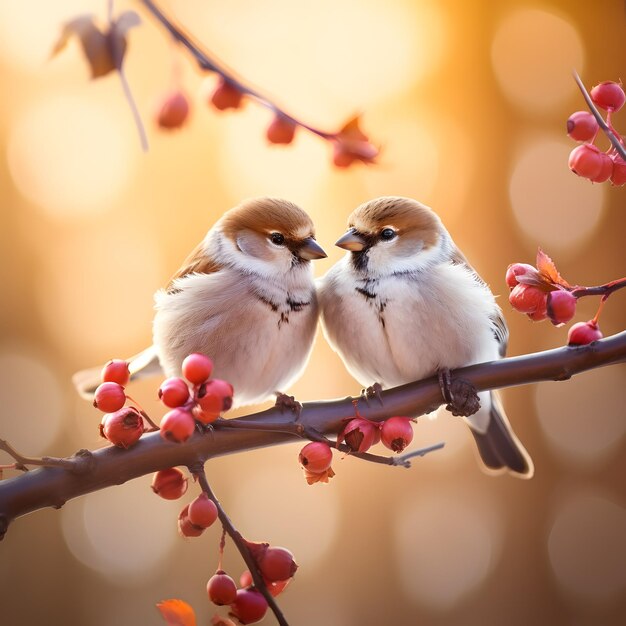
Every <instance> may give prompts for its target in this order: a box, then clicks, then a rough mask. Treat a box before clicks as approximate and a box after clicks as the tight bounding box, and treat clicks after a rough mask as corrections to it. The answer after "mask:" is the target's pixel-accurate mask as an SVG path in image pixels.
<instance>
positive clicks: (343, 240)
mask: <svg viewBox="0 0 626 626" xmlns="http://www.w3.org/2000/svg"><path fill="white" fill-rule="evenodd" d="M335 245H336V246H339V247H340V248H343V249H344V250H350V252H360V251H361V250H363V248H365V246H366V245H367V242H366V241H365V239H364V238H363V236H362V235H359V233H357V231H356V230H354V228H351V229H350V230H349V231H348V232H347V233H346V234H345V235H343V236H342V237H340V238H339V239H337V241H335Z"/></svg>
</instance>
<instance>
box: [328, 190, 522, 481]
mask: <svg viewBox="0 0 626 626" xmlns="http://www.w3.org/2000/svg"><path fill="white" fill-rule="evenodd" d="M335 245H337V246H339V247H340V248H343V249H345V250H347V251H348V252H347V254H346V255H345V256H344V257H343V258H342V259H341V260H340V261H339V262H337V263H336V264H335V265H334V266H333V267H332V268H331V269H330V270H329V271H328V272H327V273H326V275H325V276H323V277H322V278H321V279H320V281H319V284H318V298H319V302H320V308H321V313H320V316H321V323H322V328H323V331H324V335H325V336H326V339H327V340H328V342H329V343H330V345H331V347H332V348H333V349H334V350H335V351H336V352H337V353H338V354H339V356H340V357H341V358H342V360H343V362H344V363H345V365H346V367H347V369H348V371H349V372H350V373H351V374H352V376H354V378H356V379H357V380H358V381H359V382H360V383H361V384H362V385H363V386H364V387H365V386H367V385H372V383H374V382H376V383H379V384H380V385H382V387H383V388H384V387H395V386H397V385H403V384H405V383H409V382H412V381H415V380H421V379H423V378H426V377H429V376H432V375H435V374H439V373H441V372H442V371H445V372H447V371H449V370H450V369H454V368H458V367H462V366H465V365H470V364H472V363H480V362H483V361H492V360H496V359H500V358H502V357H504V355H505V352H506V347H507V342H508V329H507V325H506V322H505V320H504V318H503V316H502V311H501V310H500V308H499V307H498V305H497V304H496V301H495V298H494V296H493V294H492V293H491V291H490V289H489V287H488V286H487V284H486V283H485V282H484V281H483V280H482V279H481V278H480V277H479V276H478V274H477V273H476V271H475V270H474V269H473V268H472V266H471V265H470V264H469V263H468V262H467V259H466V258H465V256H464V255H463V254H462V252H461V251H460V250H459V249H458V248H457V247H456V245H455V244H454V242H453V240H452V238H451V237H450V234H449V233H448V231H447V230H446V228H445V227H444V225H443V224H442V222H441V220H440V218H439V217H438V216H437V215H436V213H435V212H434V211H432V210H431V209H430V208H429V207H427V206H425V205H423V204H421V203H419V202H417V201H416V200H413V199H410V198H403V197H394V196H390V197H381V198H376V199H374V200H371V201H369V202H366V203H364V204H362V205H361V206H359V207H358V208H357V209H356V210H355V211H354V212H353V213H352V214H351V215H350V217H349V218H348V231H347V232H346V233H345V234H344V235H343V236H342V237H341V238H340V239H339V240H338V241H337V242H336V244H335ZM478 397H479V400H480V409H479V410H478V412H476V413H475V414H474V415H471V416H470V417H467V418H464V419H466V421H467V423H468V424H469V426H470V429H471V432H472V434H473V436H474V439H475V440H476V443H477V447H478V452H479V454H480V457H481V459H482V461H483V463H484V465H485V466H486V468H487V469H488V470H493V471H494V472H498V473H502V472H506V471H508V472H510V473H511V474H513V475H515V476H518V477H522V478H530V477H531V476H532V474H533V464H532V461H531V459H530V456H529V455H528V453H527V452H526V450H525V449H524V447H523V446H522V444H521V443H520V442H519V440H518V439H517V437H516V436H515V434H514V433H513V431H512V429H511V426H510V424H509V421H508V419H507V416H506V414H505V412H504V410H503V408H502V404H501V402H500V400H499V398H498V395H497V394H496V393H495V392H494V391H486V392H481V393H479V394H478Z"/></svg>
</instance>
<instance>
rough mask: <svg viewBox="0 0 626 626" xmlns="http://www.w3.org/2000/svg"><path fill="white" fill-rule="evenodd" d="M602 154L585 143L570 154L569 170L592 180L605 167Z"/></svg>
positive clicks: (594, 147)
mask: <svg viewBox="0 0 626 626" xmlns="http://www.w3.org/2000/svg"><path fill="white" fill-rule="evenodd" d="M601 154H602V153H601V152H600V150H599V149H598V148H596V146H593V145H591V144H589V143H584V144H582V145H581V146H576V147H575V148H574V149H573V150H572V151H571V152H570V154H569V168H570V169H571V170H572V172H574V174H577V175H578V176H582V177H583V178H588V179H589V180H591V179H592V178H595V177H596V176H598V174H600V172H601V170H602V165H603V159H602V157H601V156H600V155H601Z"/></svg>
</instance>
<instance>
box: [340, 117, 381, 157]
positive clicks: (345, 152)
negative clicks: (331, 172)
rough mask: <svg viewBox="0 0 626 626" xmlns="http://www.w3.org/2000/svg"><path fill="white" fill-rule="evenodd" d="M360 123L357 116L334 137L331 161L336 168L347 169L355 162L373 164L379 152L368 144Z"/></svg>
mask: <svg viewBox="0 0 626 626" xmlns="http://www.w3.org/2000/svg"><path fill="white" fill-rule="evenodd" d="M360 121H361V117H360V116H359V115H357V116H356V117H354V118H352V119H351V120H350V121H348V122H347V123H346V124H345V125H344V126H343V128H342V129H341V130H340V131H339V132H338V133H336V134H335V135H334V141H335V143H334V154H333V161H334V163H335V165H336V166H337V167H349V166H350V165H352V163H354V162H355V161H361V162H362V163H374V162H375V159H376V157H377V156H378V153H379V152H380V150H379V149H378V148H377V147H376V146H375V145H374V144H372V143H370V141H369V138H368V136H367V135H366V134H365V133H364V132H363V131H362V130H361V128H360V126H359V124H360Z"/></svg>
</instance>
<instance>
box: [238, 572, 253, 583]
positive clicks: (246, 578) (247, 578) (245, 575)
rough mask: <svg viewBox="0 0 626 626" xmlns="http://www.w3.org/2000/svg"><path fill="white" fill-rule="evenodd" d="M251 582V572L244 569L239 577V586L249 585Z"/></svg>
mask: <svg viewBox="0 0 626 626" xmlns="http://www.w3.org/2000/svg"><path fill="white" fill-rule="evenodd" d="M251 584H252V574H251V573H250V570H249V569H246V570H244V571H243V572H242V573H241V576H240V577H239V586H240V587H249V586H250V585H251Z"/></svg>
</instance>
